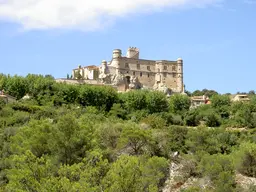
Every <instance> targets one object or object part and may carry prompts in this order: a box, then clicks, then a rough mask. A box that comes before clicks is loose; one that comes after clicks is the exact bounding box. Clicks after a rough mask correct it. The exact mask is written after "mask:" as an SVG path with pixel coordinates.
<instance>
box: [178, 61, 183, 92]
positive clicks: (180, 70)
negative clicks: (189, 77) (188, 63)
mask: <svg viewBox="0 0 256 192" xmlns="http://www.w3.org/2000/svg"><path fill="white" fill-rule="evenodd" d="M183 88H184V86H183V60H182V59H181V58H178V59H177V91H178V92H180V93H182V92H183Z"/></svg>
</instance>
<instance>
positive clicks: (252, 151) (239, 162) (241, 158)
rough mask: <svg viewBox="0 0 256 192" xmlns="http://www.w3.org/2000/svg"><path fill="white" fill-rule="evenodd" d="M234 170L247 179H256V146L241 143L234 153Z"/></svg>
mask: <svg viewBox="0 0 256 192" xmlns="http://www.w3.org/2000/svg"><path fill="white" fill-rule="evenodd" d="M234 159H235V162H236V168H237V170H238V171H239V172H240V173H241V174H244V175H246V176H248V177H256V144H255V143H243V144H241V146H240V148H239V151H237V152H236V153H235V158H234Z"/></svg>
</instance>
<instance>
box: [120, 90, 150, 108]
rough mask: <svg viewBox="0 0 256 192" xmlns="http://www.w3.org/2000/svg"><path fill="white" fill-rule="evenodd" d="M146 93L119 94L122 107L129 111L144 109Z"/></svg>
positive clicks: (137, 91) (139, 91)
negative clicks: (122, 103)
mask: <svg viewBox="0 0 256 192" xmlns="http://www.w3.org/2000/svg"><path fill="white" fill-rule="evenodd" d="M147 93H148V92H146V91H143V90H136V91H129V92H127V93H122V94H120V97H121V100H122V102H124V106H125V107H126V108H127V109H128V110H129V111H131V112H132V111H136V110H142V109H146V106H147V104H146V94H147Z"/></svg>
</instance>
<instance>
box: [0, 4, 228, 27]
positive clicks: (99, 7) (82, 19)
mask: <svg viewBox="0 0 256 192" xmlns="http://www.w3.org/2000/svg"><path fill="white" fill-rule="evenodd" d="M221 1H223V0H0V20H4V21H9V22H15V23H18V24H21V25H22V27H23V28H24V29H27V30H30V29H50V28H77V29H82V30H96V29H99V28H102V27H103V26H106V25H109V24H110V23H112V22H113V21H114V20H115V19H116V18H119V17H124V16H130V15H132V14H136V13H141V12H143V13H144V12H145V13H146V12H154V11H159V10H161V9H163V8H183V7H202V6H207V5H210V4H214V3H219V2H221Z"/></svg>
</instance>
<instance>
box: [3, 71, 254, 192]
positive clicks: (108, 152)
mask: <svg viewBox="0 0 256 192" xmlns="http://www.w3.org/2000/svg"><path fill="white" fill-rule="evenodd" d="M0 89H1V90H4V91H5V92H6V93H8V94H10V95H12V96H15V97H16V98H17V99H18V101H17V102H15V103H9V104H5V102H4V101H3V100H0V191H1V190H2V191H60V192H65V191H67V192H70V191H71V192H72V191H90V192H93V191H95V192H98V191H99V192H100V191H106V192H117V191H118V192H136V191H138V192H140V191H144V192H153V191H159V190H161V189H162V187H163V186H164V183H165V181H166V179H168V176H169V168H170V166H169V165H170V163H172V162H174V161H179V162H180V163H182V164H183V166H184V174H185V175H186V177H185V176H183V178H182V179H181V180H182V181H180V182H184V181H183V180H184V179H186V178H189V177H196V178H208V179H209V182H210V184H209V185H208V186H207V187H206V188H205V189H202V188H200V186H197V185H195V186H193V187H191V188H189V189H186V191H219V192H229V191H230V192H232V191H236V190H239V191H242V189H240V188H239V186H238V185H237V182H236V179H235V177H236V173H240V174H242V175H244V176H247V177H256V134H255V133H256V131H255V129H254V128H255V127H256V98H255V97H254V96H253V94H252V97H251V100H250V102H247V103H240V102H234V103H233V102H231V101H230V97H229V96H227V95H219V94H217V93H216V92H214V91H208V94H210V96H211V102H212V103H211V104H210V105H203V106H201V107H198V108H196V109H189V107H190V99H189V97H188V96H185V95H174V96H171V97H170V98H167V97H166V96H165V95H164V94H163V93H161V92H152V91H146V90H140V91H130V92H127V93H117V92H116V91H115V90H114V89H113V88H112V87H109V86H92V85H68V84H60V83H56V82H55V81H54V78H53V77H51V76H41V75H31V74H29V75H28V76H26V77H20V76H13V77H11V76H6V75H0ZM26 94H28V95H29V96H30V98H29V99H28V98H26V99H25V98H23V97H24V96H25V95H26ZM197 94H199V93H198V92H197ZM234 128H246V129H234ZM174 152H179V153H180V154H181V155H180V157H181V159H182V160H177V159H176V160H174V159H173V158H171V157H172V154H173V153H174ZM250 189H251V190H252V191H253V190H255V188H253V186H252V187H251V188H250Z"/></svg>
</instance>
